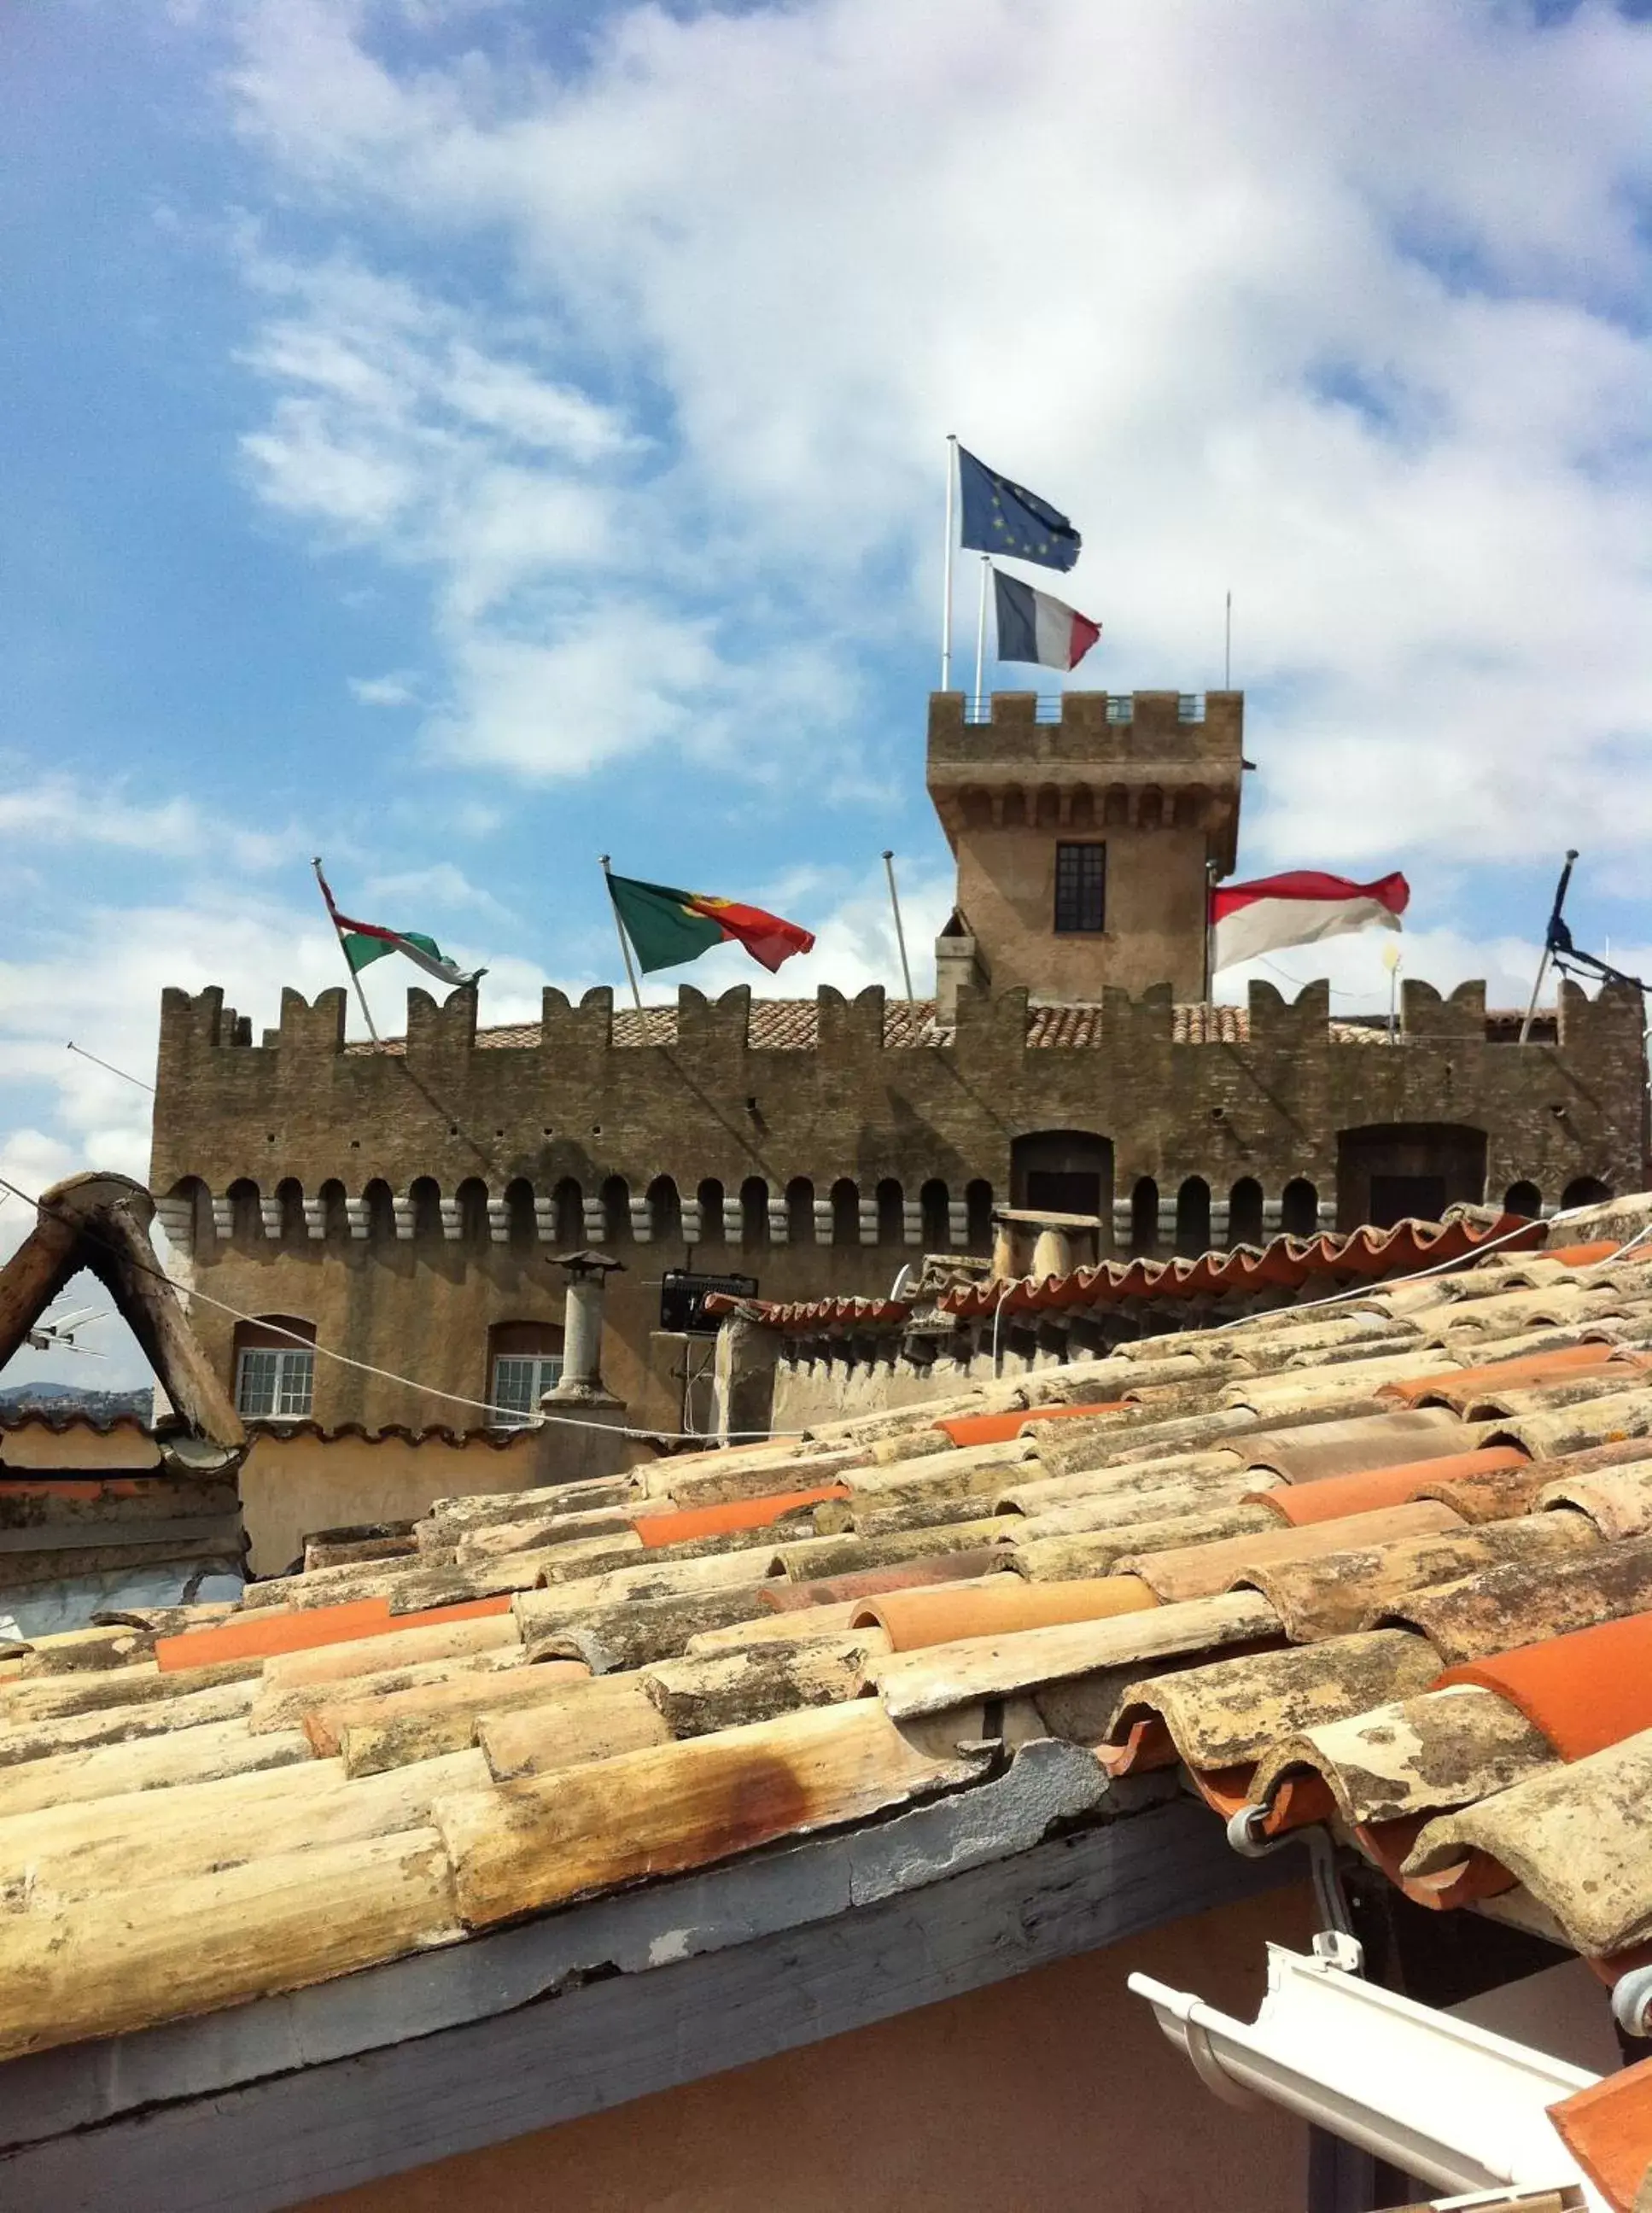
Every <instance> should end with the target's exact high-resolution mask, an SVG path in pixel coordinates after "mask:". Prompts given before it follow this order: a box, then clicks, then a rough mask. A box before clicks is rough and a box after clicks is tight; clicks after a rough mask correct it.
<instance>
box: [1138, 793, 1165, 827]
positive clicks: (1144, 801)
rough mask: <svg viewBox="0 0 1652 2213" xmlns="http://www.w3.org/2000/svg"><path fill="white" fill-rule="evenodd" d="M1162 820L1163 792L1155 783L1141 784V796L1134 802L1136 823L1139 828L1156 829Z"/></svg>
mask: <svg viewBox="0 0 1652 2213" xmlns="http://www.w3.org/2000/svg"><path fill="white" fill-rule="evenodd" d="M1163 820H1164V793H1163V792H1162V791H1161V789H1160V788H1159V786H1158V785H1157V784H1156V783H1149V784H1145V785H1143V789H1142V796H1141V797H1140V798H1139V799H1138V800H1137V802H1136V824H1137V828H1138V829H1141V830H1156V829H1157V828H1158V827H1159V826H1160V824H1161V822H1162V821H1163Z"/></svg>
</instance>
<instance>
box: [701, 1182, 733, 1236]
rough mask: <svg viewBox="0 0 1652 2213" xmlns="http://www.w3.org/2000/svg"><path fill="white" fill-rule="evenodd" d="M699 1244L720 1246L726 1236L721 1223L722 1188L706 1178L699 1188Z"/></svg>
mask: <svg viewBox="0 0 1652 2213" xmlns="http://www.w3.org/2000/svg"><path fill="white" fill-rule="evenodd" d="M698 1197H699V1202H700V1243H701V1244H702V1245H721V1244H722V1243H723V1242H724V1241H725V1240H726V1238H727V1235H728V1232H727V1231H726V1230H725V1229H724V1228H723V1222H722V1185H721V1184H720V1183H719V1182H718V1181H717V1179H716V1177H715V1176H708V1177H707V1178H706V1180H705V1181H704V1183H703V1184H701V1186H700V1188H699V1193H698Z"/></svg>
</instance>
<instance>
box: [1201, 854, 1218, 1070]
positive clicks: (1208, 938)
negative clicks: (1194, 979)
mask: <svg viewBox="0 0 1652 2213" xmlns="http://www.w3.org/2000/svg"><path fill="white" fill-rule="evenodd" d="M1215 917H1216V862H1214V861H1207V862H1206V863H1204V1003H1205V1005H1206V1006H1207V1007H1208V1008H1209V1009H1210V1013H1211V1015H1212V1017H1213V1019H1212V1021H1211V1024H1210V1027H1211V1028H1212V1029H1214V1027H1215V1026H1216V1025H1215V1021H1214V1015H1215V1013H1216V919H1215Z"/></svg>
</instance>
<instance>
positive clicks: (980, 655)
mask: <svg viewBox="0 0 1652 2213" xmlns="http://www.w3.org/2000/svg"><path fill="white" fill-rule="evenodd" d="M991 573H992V556H991V554H990V553H983V554H982V556H981V604H980V606H979V607H978V609H977V611H976V616H975V711H976V713H977V714H979V713H980V711H981V686H982V685H983V684H984V682H985V680H986V677H985V671H986V580H987V578H988V576H991Z"/></svg>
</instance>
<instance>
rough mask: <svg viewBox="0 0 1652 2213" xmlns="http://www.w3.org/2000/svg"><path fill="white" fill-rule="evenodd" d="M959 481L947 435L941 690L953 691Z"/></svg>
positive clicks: (952, 438)
mask: <svg viewBox="0 0 1652 2213" xmlns="http://www.w3.org/2000/svg"><path fill="white" fill-rule="evenodd" d="M957 481H958V436H957V433H956V432H955V431H953V430H949V431H948V433H947V558H946V564H945V568H944V570H943V572H942V573H943V576H944V579H945V581H944V584H943V588H942V598H941V689H942V691H943V692H950V691H951V689H952V540H953V512H952V500H953V486H954V485H955V484H956V483H957Z"/></svg>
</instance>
